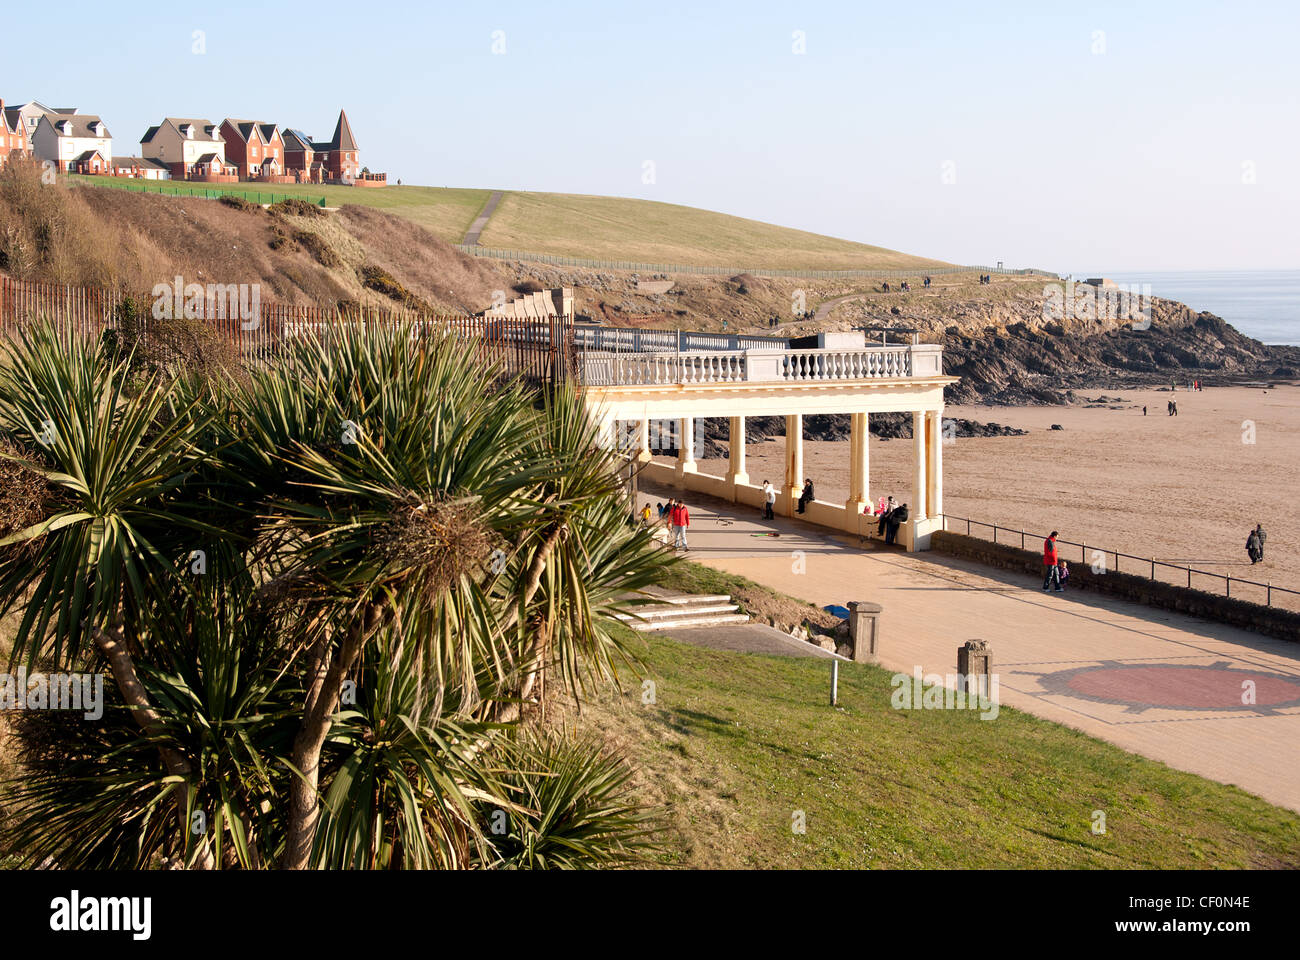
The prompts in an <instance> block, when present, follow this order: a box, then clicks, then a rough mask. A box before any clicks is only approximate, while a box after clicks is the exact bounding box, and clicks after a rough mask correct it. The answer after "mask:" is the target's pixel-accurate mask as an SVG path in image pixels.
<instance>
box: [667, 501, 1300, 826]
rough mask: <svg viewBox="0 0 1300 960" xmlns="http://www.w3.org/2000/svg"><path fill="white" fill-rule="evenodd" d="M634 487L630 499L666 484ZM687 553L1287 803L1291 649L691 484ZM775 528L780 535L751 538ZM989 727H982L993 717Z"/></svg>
mask: <svg viewBox="0 0 1300 960" xmlns="http://www.w3.org/2000/svg"><path fill="white" fill-rule="evenodd" d="M674 493H675V491H673V490H672V489H671V488H668V487H660V486H656V485H650V484H646V485H643V488H642V497H643V498H645V497H648V498H650V499H652V500H654V499H662V498H664V497H667V496H672V495H674ZM688 502H689V504H690V507H691V518H692V523H691V528H690V544H691V551H690V554H689V557H690V559H691V560H694V561H696V562H697V563H702V564H706V565H708V566H712V567H714V568H716V569H719V570H724V571H727V572H729V573H733V574H739V575H741V576H744V577H747V578H749V579H751V580H754V581H756V582H758V583H762V584H764V585H766V586H769V587H771V588H772V589H775V590H779V591H781V592H783V593H786V594H789V595H791V596H794V597H797V598H799V599H801V600H806V601H808V602H810V603H813V604H817V605H818V606H821V605H825V604H831V603H834V604H839V605H846V604H847V603H848V602H849V601H851V600H870V601H873V602H876V603H880V604H882V605H883V607H884V613H883V616H882V622H881V648H880V649H881V656H880V663H881V665H882V666H884V667H885V668H886V669H889V670H893V671H897V672H899V673H903V674H907V675H909V676H910V675H912V674H913V673H914V671H916V670H917V669H919V670H921V671H922V673H923V674H932V673H934V674H940V675H946V674H952V673H955V672H956V658H957V648H958V647H960V646H961V645H962V644H963V643H964V642H965V641H967V640H970V639H983V640H985V641H987V642H988V643H989V644H990V645H991V646H992V650H993V672H994V673H995V674H997V677H998V698H997V699H998V700H999V702H1000V703H1001V704H1003V705H1007V706H1011V707H1015V708H1017V709H1020V710H1024V711H1026V712H1028V713H1033V714H1036V715H1038V716H1041V717H1044V718H1046V719H1049V720H1053V721H1056V722H1059V723H1064V724H1067V725H1069V726H1071V727H1074V728H1076V729H1078V730H1081V731H1083V732H1085V733H1088V734H1091V735H1093V736H1096V737H1099V738H1101V739H1104V740H1108V741H1110V742H1111V743H1114V744H1116V745H1117V746H1119V747H1122V748H1123V749H1126V750H1130V751H1133V752H1135V753H1138V754H1141V755H1143V756H1146V757H1149V758H1151V759H1155V760H1161V761H1163V762H1165V763H1167V764H1169V765H1170V766H1171V767H1175V768H1177V769H1180V770H1186V771H1189V772H1192V773H1196V774H1199V775H1201V776H1204V777H1208V778H1210V779H1213V780H1217V781H1219V782H1221V783H1227V784H1235V785H1237V786H1239V787H1241V788H1242V789H1244V790H1247V791H1250V792H1251V793H1254V794H1257V795H1258V796H1260V797H1263V798H1264V799H1266V800H1268V801H1270V802H1272V803H1276V804H1279V805H1281V806H1285V807H1288V808H1290V809H1292V810H1300V649H1298V648H1297V647H1296V645H1294V644H1291V643H1288V642H1286V641H1283V640H1276V639H1273V638H1269V637H1262V636H1258V635H1256V634H1252V633H1249V632H1247V631H1244V630H1240V629H1237V628H1234V627H1228V626H1224V625H1221V624H1217V623H1210V622H1206V621H1203V620H1198V619H1196V618H1193V617H1188V616H1185V615H1182V614H1178V613H1173V612H1167V611H1162V610H1155V609H1153V608H1150V607H1145V606H1142V605H1141V604H1136V603H1129V602H1125V601H1120V600H1113V599H1110V598H1105V597H1098V596H1095V595H1091V594H1086V593H1072V592H1066V593H1063V594H1056V593H1051V594H1045V593H1043V592H1042V591H1041V589H1040V587H1041V584H1039V583H1037V582H1033V581H1031V579H1030V578H1029V577H1025V576H1019V575H1015V574H1011V573H1007V572H1004V571H1000V570H994V569H991V568H985V567H982V566H979V565H976V564H972V563H968V562H966V561H962V560H957V559H954V558H951V557H946V556H942V555H939V554H935V553H920V554H905V553H901V552H897V551H895V550H890V549H885V548H883V547H879V546H876V545H873V544H862V543H860V542H859V540H858V538H856V537H851V536H840V535H836V534H833V533H831V532H829V531H825V532H824V531H820V530H818V529H817V528H815V527H811V526H808V525H806V524H803V523H801V522H799V521H796V520H792V519H784V518H782V519H777V520H776V521H763V520H762V519H761V517H760V515H759V514H758V513H757V511H753V510H750V509H749V508H747V507H743V506H737V505H735V504H731V503H727V502H725V501H721V500H717V499H714V498H709V497H703V496H701V495H698V494H692V495H690V498H689V501H688ZM770 533H777V534H779V536H776V537H772V536H755V534H770ZM991 722H996V720H993V721H991Z"/></svg>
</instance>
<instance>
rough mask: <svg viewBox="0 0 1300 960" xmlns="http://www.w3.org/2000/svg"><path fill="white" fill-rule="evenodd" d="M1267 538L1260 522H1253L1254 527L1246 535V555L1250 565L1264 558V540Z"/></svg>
mask: <svg viewBox="0 0 1300 960" xmlns="http://www.w3.org/2000/svg"><path fill="white" fill-rule="evenodd" d="M1267 539H1268V534H1267V533H1265V532H1264V525H1263V524H1262V523H1257V524H1255V529H1254V530H1252V531H1250V536H1248V537H1246V556H1248V557H1250V562H1251V565H1252V566H1253V565H1254V564H1256V563H1259V562H1260V561H1261V560H1263V559H1264V541H1265V540H1267Z"/></svg>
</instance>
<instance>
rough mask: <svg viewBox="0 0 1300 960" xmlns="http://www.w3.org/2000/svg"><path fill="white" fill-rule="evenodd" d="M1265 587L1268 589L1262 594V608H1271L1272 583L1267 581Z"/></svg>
mask: <svg viewBox="0 0 1300 960" xmlns="http://www.w3.org/2000/svg"><path fill="white" fill-rule="evenodd" d="M1266 586H1267V588H1268V593H1266V594H1264V606H1266V607H1271V606H1273V581H1272V580H1270V581H1268V583H1267V584H1266Z"/></svg>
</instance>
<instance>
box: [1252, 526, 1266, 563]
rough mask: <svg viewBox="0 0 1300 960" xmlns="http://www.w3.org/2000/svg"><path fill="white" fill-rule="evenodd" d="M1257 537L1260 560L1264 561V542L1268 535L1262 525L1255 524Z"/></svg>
mask: <svg viewBox="0 0 1300 960" xmlns="http://www.w3.org/2000/svg"><path fill="white" fill-rule="evenodd" d="M1255 536H1257V537H1259V559H1261V560H1263V559H1264V541H1265V540H1267V539H1268V534H1267V533H1265V532H1264V525H1263V524H1262V523H1257V524H1255Z"/></svg>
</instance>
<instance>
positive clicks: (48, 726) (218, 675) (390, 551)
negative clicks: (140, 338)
mask: <svg viewBox="0 0 1300 960" xmlns="http://www.w3.org/2000/svg"><path fill="white" fill-rule="evenodd" d="M0 460H2V461H3V471H2V472H3V475H4V476H6V477H10V478H11V479H12V480H13V482H10V483H8V484H7V485H6V490H4V491H0V500H3V499H4V498H6V497H9V496H10V495H11V492H12V496H13V497H19V498H21V502H13V503H5V504H2V505H0V506H3V509H0V538H2V539H0V605H2V607H3V611H2V612H4V613H6V614H13V615H14V617H15V619H16V620H17V621H18V626H17V631H16V636H15V638H14V643H13V653H12V661H13V664H18V663H22V664H26V665H28V666H29V667H31V668H44V669H65V670H104V671H106V672H107V673H108V674H109V675H111V679H112V683H111V684H108V685H107V688H108V689H110V690H111V691H112V696H111V697H109V698H108V699H109V703H108V707H107V710H106V712H105V714H104V716H103V718H102V719H100V720H98V721H89V720H84V719H82V717H81V715H79V714H78V715H69V714H66V713H55V712H49V711H41V712H28V713H23V714H19V715H17V717H16V725H17V728H18V732H19V742H20V759H21V760H22V762H23V765H24V768H25V775H24V777H23V778H22V779H20V780H18V781H15V782H12V783H10V784H9V785H8V789H7V791H6V793H7V797H6V798H5V799H6V801H7V803H8V805H9V806H11V808H12V809H13V811H14V813H15V814H16V816H15V817H14V818H13V823H12V825H11V826H10V828H9V829H8V836H7V837H6V838H5V839H6V841H7V842H8V844H9V845H10V846H11V847H12V848H13V852H14V854H15V855H17V856H19V857H20V858H21V859H22V860H23V861H24V862H26V863H29V864H36V863H42V862H46V863H48V862H52V863H54V864H56V865H58V866H60V867H87V868H106V867H123V868H142V867H153V866H161V865H168V866H186V867H191V868H214V867H243V868H258V867H271V866H279V867H284V868H295V869H297V868H309V867H346V868H448V867H457V868H461V867H511V866H516V867H528V866H592V865H604V864H618V863H627V862H633V861H635V860H637V859H639V858H641V857H644V856H645V855H646V854H647V852H648V851H649V850H651V849H652V848H653V846H654V844H655V838H654V830H653V823H652V821H650V820H649V819H648V816H647V813H646V812H645V811H644V810H642V809H640V808H639V807H637V806H636V805H635V804H634V803H632V802H630V801H629V800H628V799H627V790H626V787H627V783H626V780H627V776H628V770H627V769H626V767H625V766H624V764H623V762H622V761H621V760H618V759H617V758H615V757H613V756H611V755H610V754H609V753H607V752H605V751H604V750H602V749H601V748H600V746H599V745H597V744H594V743H592V742H591V741H590V740H588V739H586V738H582V737H577V736H575V735H572V734H567V733H560V732H556V731H554V730H552V731H549V732H548V731H544V730H540V729H537V726H538V725H537V724H536V723H535V714H536V712H537V711H536V710H535V709H534V707H535V705H537V704H538V703H540V702H541V699H542V697H543V696H544V694H545V690H546V683H547V679H548V677H549V678H551V679H552V680H553V683H554V685H555V686H557V687H558V688H559V690H560V691H562V692H563V693H565V694H567V695H571V696H576V697H578V698H579V699H581V698H582V697H583V696H584V695H586V694H587V693H588V692H589V691H590V690H591V689H593V687H594V685H597V684H603V683H608V682H617V668H618V666H619V665H620V663H623V662H626V661H627V660H628V654H627V653H626V651H624V650H623V649H622V648H621V646H620V644H619V642H618V641H617V640H616V638H615V636H614V635H611V632H610V631H609V630H608V626H609V624H610V623H611V622H612V619H611V618H612V617H613V615H614V613H616V612H618V611H619V610H620V603H621V598H623V597H625V596H627V595H628V594H629V592H630V591H635V590H637V589H638V588H641V587H644V586H646V585H647V584H649V583H650V582H652V581H653V579H654V577H655V575H656V572H657V569H658V567H659V566H660V564H661V563H662V562H663V561H662V560H660V559H659V558H660V557H661V556H662V553H661V552H660V551H658V550H656V549H655V548H654V545H653V543H652V542H651V540H650V539H649V536H648V534H646V533H645V532H644V531H642V530H640V529H638V528H636V527H633V526H630V525H629V524H628V523H627V522H626V518H627V507H626V504H625V503H624V502H623V501H622V498H621V494H620V489H619V481H618V474H617V471H618V462H617V459H616V457H615V455H614V454H612V453H610V452H607V451H604V450H602V449H601V448H600V446H599V445H598V443H597V432H596V429H595V427H594V426H593V425H592V424H591V422H590V421H589V419H588V417H587V416H586V415H585V412H584V410H583V406H582V403H581V401H580V399H579V397H578V396H577V395H576V393H575V392H574V391H573V390H572V389H570V388H566V387H559V388H554V389H550V390H546V391H538V390H530V389H529V388H527V387H525V386H524V385H523V384H521V383H519V382H514V381H508V380H505V379H504V378H502V377H500V376H498V375H497V371H495V370H494V369H492V368H491V367H490V366H489V365H485V364H484V363H482V362H480V361H478V360H476V359H475V357H474V356H473V351H472V349H468V348H467V345H466V343H465V342H464V341H457V340H455V339H452V338H450V337H443V336H440V335H436V334H430V333H427V332H419V331H416V330H414V329H411V328H408V327H402V326H384V327H380V326H375V325H370V326H368V327H361V326H358V325H342V324H340V325H339V326H337V327H335V328H333V329H331V330H330V331H329V332H328V333H326V334H322V335H318V336H304V337H302V338H300V339H299V340H297V341H295V342H294V343H293V345H292V346H289V347H287V348H286V349H285V350H284V351H283V352H282V354H281V355H280V356H279V357H278V358H276V359H275V360H274V361H272V362H270V363H269V364H268V365H266V366H263V367H261V368H258V369H254V370H251V371H242V370H241V371H239V372H238V375H234V374H233V373H232V374H229V375H224V374H217V375H206V376H197V375H194V374H193V373H185V372H182V373H180V374H178V375H172V374H171V373H169V372H167V371H165V370H158V369H156V368H148V367H146V368H144V369H143V370H142V368H141V366H140V365H139V364H138V363H133V362H132V359H131V356H130V354H129V353H128V347H127V346H124V345H123V344H121V343H117V342H113V341H101V342H96V341H93V340H86V339H80V338H78V337H76V336H75V335H73V334H71V333H68V332H65V331H60V330H58V329H56V328H54V327H53V326H50V325H37V326H34V327H32V328H29V329H27V330H25V331H23V332H21V333H20V334H19V335H18V336H17V337H16V338H14V339H13V340H12V341H10V342H9V343H8V344H7V345H5V346H4V347H3V348H0ZM18 481H21V482H18ZM11 665H12V664H11Z"/></svg>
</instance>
